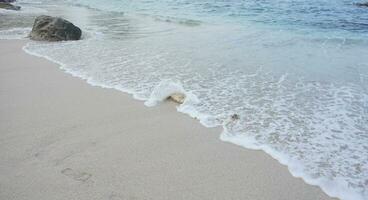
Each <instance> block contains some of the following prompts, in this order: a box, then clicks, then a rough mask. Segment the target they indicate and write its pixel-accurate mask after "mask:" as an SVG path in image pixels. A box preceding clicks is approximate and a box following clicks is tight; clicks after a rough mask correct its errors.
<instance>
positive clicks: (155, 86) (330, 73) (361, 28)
mask: <svg viewBox="0 0 368 200" xmlns="http://www.w3.org/2000/svg"><path fill="white" fill-rule="evenodd" d="M19 4H20V5H21V6H23V11H21V12H13V11H1V12H0V38H6V39H11V38H22V37H25V36H27V33H28V32H29V30H30V28H31V26H32V20H33V19H34V16H36V15H39V14H49V15H57V16H62V17H65V18H67V19H69V20H70V21H72V22H73V23H75V24H76V25H78V26H80V27H81V28H82V29H83V31H84V33H83V38H82V40H80V41H69V42H60V43H45V42H29V43H28V44H27V46H26V47H25V48H24V50H25V51H26V52H28V53H30V54H33V55H37V56H42V57H45V58H48V59H50V60H52V61H54V62H57V63H59V64H60V65H61V68H62V69H64V70H65V71H66V72H68V73H71V74H73V75H74V76H77V77H80V78H82V79H85V80H86V81H87V82H88V83H90V84H93V85H97V86H101V87H107V88H114V89H117V90H120V91H123V92H128V93H130V94H132V95H133V96H134V97H135V98H136V99H139V100H143V101H145V104H146V105H147V106H154V105H156V104H158V103H159V102H160V101H162V100H164V99H165V98H166V97H167V96H168V95H170V94H172V93H175V92H181V93H185V94H186V96H187V98H186V101H185V103H184V104H182V105H181V106H179V107H178V111H180V112H183V113H186V114H189V115H190V116H192V117H195V118H197V119H198V120H199V121H200V122H201V123H202V124H203V125H205V126H208V127H214V126H222V127H223V130H224V131H223V133H222V134H221V137H220V138H221V140H223V141H226V142H231V143H234V144H237V145H241V146H243V147H246V148H251V149H261V150H264V151H265V152H267V153H269V154H270V155H271V156H273V157H274V158H276V159H277V160H278V161H279V162H281V163H282V164H285V165H287V166H288V168H289V170H290V172H291V173H292V174H293V175H294V176H297V177H302V178H303V179H304V180H305V181H306V182H307V183H309V184H313V185H318V186H320V187H321V188H322V189H323V190H324V191H325V192H326V193H327V194H329V195H330V196H334V197H339V198H341V199H346V200H353V199H356V200H363V199H368V56H367V55H368V46H367V44H368V37H367V36H368V9H366V8H361V7H357V6H356V5H354V1H352V0H341V1H332V0H308V1H307V0H202V1H194V0H180V1H179V0H156V1H153V0H134V1H133V0H111V1H107V2H102V1H99V0H73V1H57V0H40V1H31V0H24V1H22V2H21V3H19Z"/></svg>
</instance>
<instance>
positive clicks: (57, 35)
mask: <svg viewBox="0 0 368 200" xmlns="http://www.w3.org/2000/svg"><path fill="white" fill-rule="evenodd" d="M81 35H82V31H81V29H80V28H78V27H77V26H75V25H74V24H72V23H71V22H69V21H67V20H65V19H62V18H59V17H51V16H46V15H42V16H39V17H37V18H36V20H35V22H34V24H33V28H32V31H31V33H30V34H29V37H30V38H31V39H32V40H39V41H62V40H79V39H80V38H81Z"/></svg>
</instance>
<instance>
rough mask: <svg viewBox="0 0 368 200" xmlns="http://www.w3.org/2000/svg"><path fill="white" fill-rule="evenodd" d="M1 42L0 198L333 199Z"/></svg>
mask: <svg viewBox="0 0 368 200" xmlns="http://www.w3.org/2000/svg"><path fill="white" fill-rule="evenodd" d="M24 44H25V41H10V40H7V41H6V40H2V41H1V40H0V199H1V200H13V199H16V200H18V199H24V200H33V199H34V200H43V199H45V200H59V199H62V200H72V199H78V200H79V199H83V200H84V199H85V200H92V199H98V200H103V199H112V200H117V199H122V200H128V199H159V200H161V199H168V200H178V199H201V200H203V199H221V200H229V199H247V200H248V199H249V200H256V199H260V200H266V199H270V200H271V199H272V200H275V199H280V200H288V199H290V200H299V199H305V200H318V199H330V198H329V197H328V196H327V195H325V194H324V193H323V192H322V191H321V190H320V189H319V188H318V187H315V186H310V185H307V184H305V183H304V182H303V181H302V180H301V179H300V178H294V177H292V176H291V175H290V173H289V172H288V170H287V168H286V167H285V166H282V165H280V164H279V163H278V162H277V161H276V160H274V159H272V158H271V157H270V156H268V155H266V154H265V153H263V152H261V151H250V150H246V149H243V148H241V147H238V146H236V145H232V144H228V143H223V142H221V141H220V140H219V139H218V136H219V134H220V132H221V130H220V129H208V128H205V127H202V126H201V125H200V124H199V123H198V122H197V121H196V120H194V119H191V118H189V117H188V116H186V115H183V114H180V113H177V112H176V111H175V106H174V105H173V104H172V103H164V104H162V105H160V106H157V107H153V108H147V107H145V106H144V105H143V102H139V101H136V100H133V99H132V98H131V97H129V96H128V95H126V94H123V93H122V92H119V91H115V90H110V89H102V88H99V87H92V86H90V85H88V84H86V83H85V82H84V81H82V80H80V79H78V78H74V77H72V76H70V75H68V74H65V73H63V72H61V71H60V70H59V69H58V66H57V65H55V64H53V63H50V62H49V61H46V60H44V59H41V58H37V57H33V56H30V55H27V54H26V53H24V52H23V51H22V50H21V47H22V46H23V45H24Z"/></svg>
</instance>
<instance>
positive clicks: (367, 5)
mask: <svg viewBox="0 0 368 200" xmlns="http://www.w3.org/2000/svg"><path fill="white" fill-rule="evenodd" d="M355 5H357V6H359V7H368V2H365V3H356V4H355Z"/></svg>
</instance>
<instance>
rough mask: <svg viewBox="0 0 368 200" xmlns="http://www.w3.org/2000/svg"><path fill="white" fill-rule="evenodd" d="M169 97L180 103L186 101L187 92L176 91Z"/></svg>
mask: <svg viewBox="0 0 368 200" xmlns="http://www.w3.org/2000/svg"><path fill="white" fill-rule="evenodd" d="M167 99H168V100H171V101H174V102H176V103H178V104H183V103H184V101H185V94H182V93H174V94H172V95H170V96H169V97H168V98H167Z"/></svg>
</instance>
